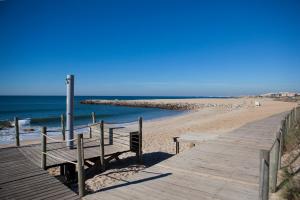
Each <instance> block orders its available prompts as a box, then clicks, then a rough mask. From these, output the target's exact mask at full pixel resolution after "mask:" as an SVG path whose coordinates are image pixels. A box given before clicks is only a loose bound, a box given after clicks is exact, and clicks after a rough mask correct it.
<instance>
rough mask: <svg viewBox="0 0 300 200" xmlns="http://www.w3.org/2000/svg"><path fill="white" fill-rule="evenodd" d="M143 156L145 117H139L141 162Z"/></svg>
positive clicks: (139, 155)
mask: <svg viewBox="0 0 300 200" xmlns="http://www.w3.org/2000/svg"><path fill="white" fill-rule="evenodd" d="M142 156H143V118H142V117H139V152H138V157H139V163H142V162H143V159H142Z"/></svg>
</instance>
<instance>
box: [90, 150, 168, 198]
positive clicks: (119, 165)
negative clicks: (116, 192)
mask: <svg viewBox="0 0 300 200" xmlns="http://www.w3.org/2000/svg"><path fill="white" fill-rule="evenodd" d="M172 156H173V155H172V154H168V153H164V152H152V153H145V154H143V164H142V165H137V160H136V157H135V156H130V157H127V158H125V159H121V160H118V161H114V162H111V163H110V164H109V168H108V170H109V171H110V172H104V173H103V174H101V175H103V176H107V177H110V178H112V176H111V175H112V174H115V173H130V172H132V173H137V172H139V171H142V172H144V173H147V174H149V176H148V177H146V178H145V177H143V178H142V179H139V180H135V181H127V180H124V179H122V178H114V179H117V181H118V182H117V183H116V184H114V185H112V186H108V187H105V188H101V189H99V190H97V191H95V192H101V191H107V190H111V189H115V188H119V187H124V186H128V185H133V184H138V183H142V182H146V181H151V180H154V179H159V178H163V177H166V176H169V175H171V174H172V173H154V172H151V171H148V170H147V168H148V167H151V166H153V165H155V164H157V163H159V162H161V161H164V160H166V159H168V158H170V157H172ZM99 175H100V174H99ZM93 193H94V192H93Z"/></svg>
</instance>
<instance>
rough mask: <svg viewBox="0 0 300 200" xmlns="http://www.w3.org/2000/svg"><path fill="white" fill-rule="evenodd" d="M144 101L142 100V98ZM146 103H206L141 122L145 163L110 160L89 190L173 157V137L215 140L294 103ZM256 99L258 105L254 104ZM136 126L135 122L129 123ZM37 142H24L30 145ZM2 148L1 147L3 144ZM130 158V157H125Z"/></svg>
mask: <svg viewBox="0 0 300 200" xmlns="http://www.w3.org/2000/svg"><path fill="white" fill-rule="evenodd" d="M141 101H144V100H141ZM147 101H148V102H149V103H165V104H168V103H170V104H174V103H175V104H176V103H180V104H182V103H191V104H201V105H202V104H205V105H208V106H204V107H203V106H201V108H198V109H195V110H192V111H191V110H189V111H186V112H185V113H183V114H179V115H177V116H172V117H165V118H161V119H155V120H150V121H144V123H143V153H144V157H143V159H144V165H140V166H139V165H136V162H135V157H134V154H132V153H128V154H125V155H123V156H122V158H126V157H127V158H126V159H125V160H123V161H121V162H113V163H112V164H111V165H110V168H109V169H108V170H107V171H106V172H105V173H102V174H98V175H95V176H94V177H92V178H88V179H87V180H86V188H87V190H88V191H89V192H95V191H99V190H101V188H103V187H107V186H109V185H112V184H115V183H116V182H118V181H124V180H126V179H127V178H128V177H130V176H132V175H133V174H135V173H137V172H138V171H139V170H141V169H143V168H145V167H149V166H151V165H153V164H155V163H157V162H160V161H162V160H164V159H167V158H169V157H170V156H173V155H174V153H175V144H174V142H173V137H175V136H179V137H185V138H197V139H199V138H203V140H207V139H214V138H216V137H217V136H218V135H220V134H226V132H229V131H231V130H234V129H237V128H239V127H241V126H243V125H245V124H247V123H249V122H253V121H256V120H260V119H263V118H266V117H269V116H271V115H274V114H277V113H281V112H284V111H289V110H291V109H292V108H293V107H295V106H296V105H297V103H292V102H281V101H274V100H272V99H268V98H257V99H255V98H246V97H244V98H230V99H159V100H147ZM255 101H259V102H260V103H261V106H259V107H256V106H255ZM129 128H131V129H135V130H136V129H137V124H134V125H131V127H129ZM31 142H38V141H26V142H22V144H24V143H26V144H29V143H31ZM2 147H3V146H2ZM191 147H192V145H190V143H181V144H180V151H184V150H186V149H188V148H191ZM128 157H129V158H128ZM49 172H50V173H51V174H53V175H58V173H59V170H57V169H55V168H54V169H51V170H49Z"/></svg>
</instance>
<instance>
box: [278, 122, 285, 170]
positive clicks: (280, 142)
mask: <svg viewBox="0 0 300 200" xmlns="http://www.w3.org/2000/svg"><path fill="white" fill-rule="evenodd" d="M284 126H285V124H284V120H282V121H281V128H280V138H279V158H278V169H281V156H282V152H283V144H284V134H285V133H284V129H285V128H284Z"/></svg>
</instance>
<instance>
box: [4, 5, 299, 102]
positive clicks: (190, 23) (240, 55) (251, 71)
mask: <svg viewBox="0 0 300 200" xmlns="http://www.w3.org/2000/svg"><path fill="white" fill-rule="evenodd" d="M299 11H300V1H297V0H295V1H288V0H287V1H283V0H280V1H276V0H274V1H255V0H251V1H241V0H237V1H230V0H229V1H222V0H219V1H189V0H187V1H183V0H182V1H176V0H161V1H157V0H151V1H150V0H144V1H126V0H120V1H113V0H112V1H108V0H107V1H95V0H93V1H92V0H90V1H89V0H88V1H76V0H70V1H53V0H52V1H47V0H43V1H38V0H37V1H29V0H27V1H21V0H20V1H15V0H5V1H0V69H1V74H2V76H1V79H0V95H11V94H13V95H18V94H19V95H64V94H65V83H64V79H65V77H66V75H67V74H74V75H75V81H76V83H75V87H76V88H75V94H76V95H191V96H207V95H209V96H224V95H225V96H227V95H246V94H260V93H264V92H270V91H286V90H288V91H300V78H299V75H300V12H299Z"/></svg>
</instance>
